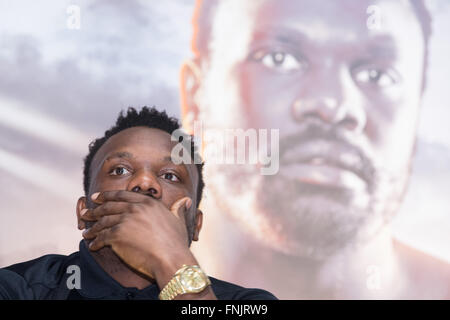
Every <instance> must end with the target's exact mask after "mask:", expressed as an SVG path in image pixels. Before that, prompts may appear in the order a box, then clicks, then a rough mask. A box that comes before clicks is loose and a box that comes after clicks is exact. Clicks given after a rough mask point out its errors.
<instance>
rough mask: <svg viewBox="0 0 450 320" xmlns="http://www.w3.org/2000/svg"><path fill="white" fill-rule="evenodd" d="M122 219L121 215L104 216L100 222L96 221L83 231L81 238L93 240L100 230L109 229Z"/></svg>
mask: <svg viewBox="0 0 450 320" xmlns="http://www.w3.org/2000/svg"><path fill="white" fill-rule="evenodd" d="M122 219H123V216H121V215H114V216H104V217H102V218H101V219H100V220H98V221H97V222H96V223H94V225H93V226H92V227H90V228H89V229H86V230H84V231H83V238H85V239H88V240H89V239H93V238H95V237H96V236H97V235H98V234H99V233H100V232H101V231H102V230H104V229H108V228H111V227H113V226H115V225H117V224H119V223H120V222H121V221H122Z"/></svg>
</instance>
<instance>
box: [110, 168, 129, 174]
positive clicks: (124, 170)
mask: <svg viewBox="0 0 450 320" xmlns="http://www.w3.org/2000/svg"><path fill="white" fill-rule="evenodd" d="M127 173H130V171H128V169H127V168H125V167H116V168H114V169H113V170H112V171H111V172H110V175H112V176H123V175H125V174H127Z"/></svg>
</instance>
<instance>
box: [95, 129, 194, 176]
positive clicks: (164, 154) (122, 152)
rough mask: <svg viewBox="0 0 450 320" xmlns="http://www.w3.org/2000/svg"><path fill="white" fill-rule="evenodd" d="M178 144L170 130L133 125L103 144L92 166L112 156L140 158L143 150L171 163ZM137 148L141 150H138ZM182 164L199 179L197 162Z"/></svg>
mask: <svg viewBox="0 0 450 320" xmlns="http://www.w3.org/2000/svg"><path fill="white" fill-rule="evenodd" d="M176 144H177V142H176V141H172V140H171V135H170V134H169V133H168V132H166V131H163V130H160V129H157V128H147V127H133V128H129V129H125V130H123V131H120V132H119V133H117V134H115V135H113V136H111V137H110V138H109V139H108V140H107V141H106V142H105V143H104V144H103V145H102V147H101V148H100V149H99V150H98V151H97V153H96V155H95V157H94V159H93V166H92V167H98V166H100V165H102V163H104V161H106V160H111V159H112V158H126V159H134V160H139V159H138V158H137V157H139V156H141V155H142V154H141V153H142V152H143V155H144V156H145V157H147V156H152V158H153V157H154V159H157V160H158V161H159V162H161V163H171V162H172V157H171V153H172V150H173V148H174V147H175V145H176ZM137 149H139V150H140V151H138V152H137ZM140 160H145V159H140ZM148 160H149V159H148ZM182 165H184V166H185V167H186V169H187V171H188V172H189V175H190V176H191V180H192V181H198V173H197V172H196V171H197V169H196V167H195V164H193V163H187V164H182Z"/></svg>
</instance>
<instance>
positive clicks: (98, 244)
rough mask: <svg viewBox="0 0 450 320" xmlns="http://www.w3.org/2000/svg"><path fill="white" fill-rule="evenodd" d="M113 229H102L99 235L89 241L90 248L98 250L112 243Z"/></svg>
mask: <svg viewBox="0 0 450 320" xmlns="http://www.w3.org/2000/svg"><path fill="white" fill-rule="evenodd" d="M112 230H113V229H112V228H108V229H104V230H102V231H100V232H99V233H98V235H97V237H96V238H95V239H94V240H93V241H92V242H91V243H89V250H92V251H97V250H99V249H101V248H103V247H105V246H108V245H111V240H112V237H111V235H112V232H113V231H112Z"/></svg>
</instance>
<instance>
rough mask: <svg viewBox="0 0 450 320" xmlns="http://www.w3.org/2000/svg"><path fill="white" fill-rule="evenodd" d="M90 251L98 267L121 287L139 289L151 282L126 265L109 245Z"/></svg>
mask: <svg viewBox="0 0 450 320" xmlns="http://www.w3.org/2000/svg"><path fill="white" fill-rule="evenodd" d="M90 253H91V255H92V257H93V258H94V259H95V261H96V262H97V263H98V264H99V265H100V267H101V268H102V269H103V270H104V271H105V272H106V273H107V274H108V275H109V276H110V277H111V278H113V279H114V280H116V281H117V282H118V283H120V284H121V285H122V286H123V287H126V288H132V287H133V288H137V289H139V290H141V289H144V288H145V287H147V286H149V285H150V284H152V283H153V282H152V281H150V279H148V278H146V277H145V276H143V275H141V274H139V273H138V272H136V271H134V270H133V269H131V268H130V267H129V266H127V265H126V264H125V263H124V262H123V261H122V260H121V259H120V258H119V257H118V256H117V255H116V254H115V253H114V251H113V250H112V249H111V248H110V247H104V248H102V249H100V250H98V251H95V252H92V251H90Z"/></svg>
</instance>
